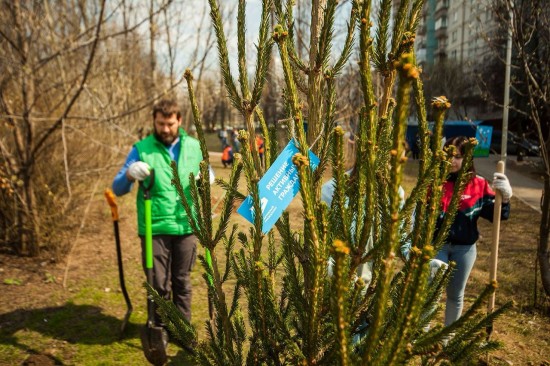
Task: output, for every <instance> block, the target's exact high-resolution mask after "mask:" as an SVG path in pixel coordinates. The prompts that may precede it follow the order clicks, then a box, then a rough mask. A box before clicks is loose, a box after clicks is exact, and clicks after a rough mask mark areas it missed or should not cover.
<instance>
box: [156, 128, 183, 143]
mask: <svg viewBox="0 0 550 366" xmlns="http://www.w3.org/2000/svg"><path fill="white" fill-rule="evenodd" d="M153 134H154V136H155V138H156V139H157V140H158V141H160V142H162V143H163V144H164V145H166V146H170V145H172V144H173V143H174V141H176V139H177V138H178V136H179V134H176V135H172V134H164V136H163V135H161V134H159V133H158V132H157V131H156V130H155V131H154V132H153Z"/></svg>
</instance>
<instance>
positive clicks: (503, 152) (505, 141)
mask: <svg viewBox="0 0 550 366" xmlns="http://www.w3.org/2000/svg"><path fill="white" fill-rule="evenodd" d="M513 6H514V3H513V1H510V10H509V13H510V23H509V25H508V42H507V43H506V71H505V75H504V110H503V113H502V141H501V145H500V146H501V147H500V156H501V158H500V160H502V161H503V162H504V164H506V156H507V154H506V149H507V148H508V112H509V108H508V107H509V104H510V70H511V68H512V27H513V21H514V12H513Z"/></svg>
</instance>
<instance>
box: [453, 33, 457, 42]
mask: <svg viewBox="0 0 550 366" xmlns="http://www.w3.org/2000/svg"><path fill="white" fill-rule="evenodd" d="M457 34H458V31H454V32H453V36H452V37H453V38H452V40H453V42H456V38H457Z"/></svg>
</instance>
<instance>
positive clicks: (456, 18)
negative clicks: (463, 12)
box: [453, 11, 458, 23]
mask: <svg viewBox="0 0 550 366" xmlns="http://www.w3.org/2000/svg"><path fill="white" fill-rule="evenodd" d="M457 20H458V11H455V12H454V13H453V23H456V21H457Z"/></svg>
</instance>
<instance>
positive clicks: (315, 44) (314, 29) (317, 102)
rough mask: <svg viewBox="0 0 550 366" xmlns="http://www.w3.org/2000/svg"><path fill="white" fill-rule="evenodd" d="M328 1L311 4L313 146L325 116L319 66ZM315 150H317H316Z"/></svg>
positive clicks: (310, 132)
mask: <svg viewBox="0 0 550 366" xmlns="http://www.w3.org/2000/svg"><path fill="white" fill-rule="evenodd" d="M325 4H326V0H315V1H313V3H312V4H311V34H310V38H309V39H310V41H309V75H308V97H307V104H308V114H307V137H308V138H307V142H308V144H310V145H311V144H312V143H313V142H314V141H315V139H316V138H317V136H319V134H320V132H321V123H322V121H321V116H322V115H323V111H324V108H323V93H322V90H323V67H322V66H323V65H322V64H319V65H317V61H316V60H317V54H318V53H319V34H320V32H321V27H322V20H323V11H322V9H324V8H325ZM314 150H315V149H314Z"/></svg>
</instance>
